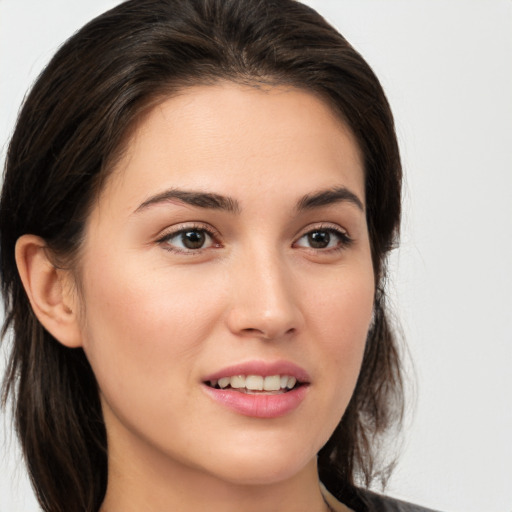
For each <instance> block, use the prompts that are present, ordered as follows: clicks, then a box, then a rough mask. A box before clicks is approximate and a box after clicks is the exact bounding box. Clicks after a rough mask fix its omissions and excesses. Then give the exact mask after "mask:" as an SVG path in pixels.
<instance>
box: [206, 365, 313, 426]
mask: <svg viewBox="0 0 512 512" xmlns="http://www.w3.org/2000/svg"><path fill="white" fill-rule="evenodd" d="M233 375H261V376H263V377H267V376H270V375H288V376H292V377H295V378H296V379H297V380H298V381H299V382H301V383H302V385H301V386H299V387H297V388H294V389H292V390H290V391H287V392H285V393H280V394H276V395H266V394H246V393H242V392H240V391H236V390H234V389H215V388H212V387H210V386H208V385H207V384H206V383H207V382H208V381H211V380H218V379H220V378H222V377H231V376H233ZM309 381H310V377H309V375H308V373H307V372H306V370H304V369H303V368H301V367H299V366H297V365H295V364H293V363H291V362H288V361H276V362H273V363H267V362H264V361H250V362H247V363H242V364H237V365H233V366H229V367H226V368H223V369H222V370H219V371H217V372H215V373H212V374H211V375H208V376H207V377H206V378H205V379H204V385H203V389H204V391H205V392H206V393H207V394H208V395H209V396H210V397H211V398H212V399H213V400H215V401H216V402H218V403H220V404H221V405H223V406H225V407H227V408H228V409H231V410H233V411H235V412H236V413H238V414H242V415H243V416H251V417H253V418H278V417H280V416H284V415H285V414H288V413H290V412H292V411H293V410H294V409H296V408H297V407H298V406H299V405H300V404H301V403H302V401H303V400H304V398H305V397H306V395H307V393H308V390H309V385H308V384H309Z"/></svg>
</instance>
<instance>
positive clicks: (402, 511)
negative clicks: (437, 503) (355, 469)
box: [346, 489, 435, 512]
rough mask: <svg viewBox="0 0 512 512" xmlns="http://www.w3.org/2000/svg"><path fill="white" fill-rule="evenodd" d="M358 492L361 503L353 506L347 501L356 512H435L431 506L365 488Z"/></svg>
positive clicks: (358, 499)
mask: <svg viewBox="0 0 512 512" xmlns="http://www.w3.org/2000/svg"><path fill="white" fill-rule="evenodd" d="M357 494H358V496H357V498H356V499H357V501H359V503H354V504H353V506H351V504H349V503H346V504H347V505H348V506H349V507H351V508H352V510H354V512H435V511H434V510H432V509H430V508H425V507H420V506H418V505H413V504H412V503H406V502H405V501H401V500H397V499H395V498H389V497H387V496H382V495H381V494H377V493H374V492H371V491H366V490H363V489H358V492H357ZM354 507H357V508H354Z"/></svg>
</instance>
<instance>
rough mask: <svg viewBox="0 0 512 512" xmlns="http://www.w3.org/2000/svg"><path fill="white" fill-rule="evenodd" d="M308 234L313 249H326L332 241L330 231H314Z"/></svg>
mask: <svg viewBox="0 0 512 512" xmlns="http://www.w3.org/2000/svg"><path fill="white" fill-rule="evenodd" d="M306 236H307V239H308V242H309V245H310V247H312V248H313V249H325V248H326V247H327V246H328V245H329V242H330V241H331V234H330V233H329V232H328V231H312V232H311V233H308V234H307V235H306Z"/></svg>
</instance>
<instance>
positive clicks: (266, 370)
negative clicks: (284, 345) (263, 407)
mask: <svg viewBox="0 0 512 512" xmlns="http://www.w3.org/2000/svg"><path fill="white" fill-rule="evenodd" d="M234 375H261V376H262V377H269V376H271V375H281V376H282V375H287V376H289V377H295V378H296V379H297V381H298V382H300V383H307V382H309V381H310V377H309V375H308V372H307V371H306V370H304V368H301V367H300V366H298V365H296V364H295V363H292V362H291V361H247V362H245V363H238V364H234V365H231V366H226V367H225V368H222V369H221V370H218V371H216V372H214V373H211V374H210V375H207V376H206V377H205V378H204V379H203V381H204V382H208V381H212V380H218V379H222V378H223V377H233V376H234Z"/></svg>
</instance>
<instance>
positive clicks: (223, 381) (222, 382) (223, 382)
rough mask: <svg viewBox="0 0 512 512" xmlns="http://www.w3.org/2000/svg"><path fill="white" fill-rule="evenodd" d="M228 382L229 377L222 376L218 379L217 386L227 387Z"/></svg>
mask: <svg viewBox="0 0 512 512" xmlns="http://www.w3.org/2000/svg"><path fill="white" fill-rule="evenodd" d="M230 383H231V377H222V378H221V379H219V387H220V388H222V389H224V388H227V387H228V386H229V384H230Z"/></svg>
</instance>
